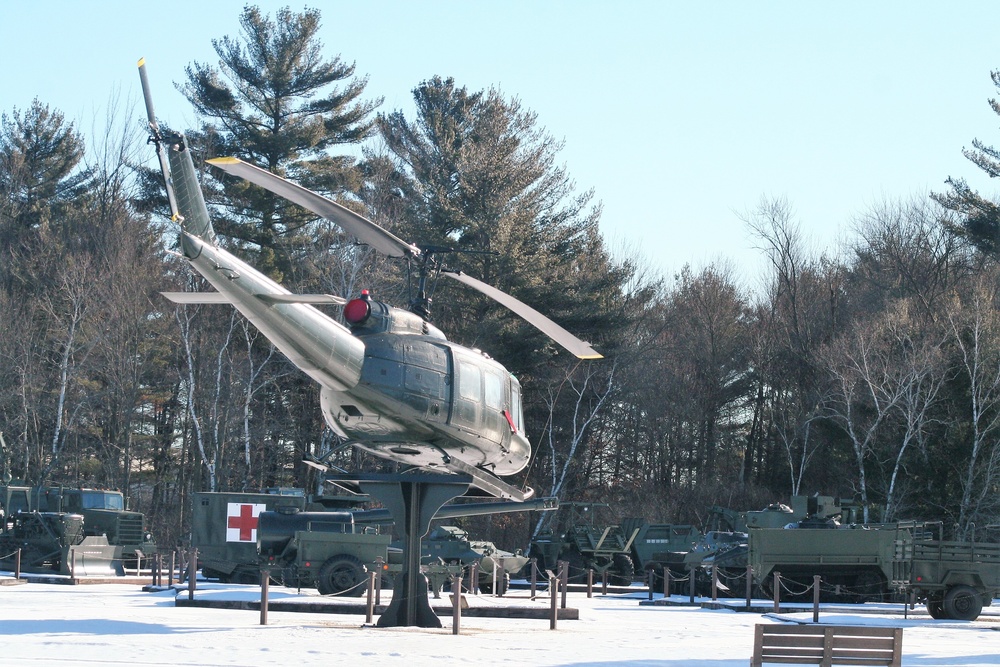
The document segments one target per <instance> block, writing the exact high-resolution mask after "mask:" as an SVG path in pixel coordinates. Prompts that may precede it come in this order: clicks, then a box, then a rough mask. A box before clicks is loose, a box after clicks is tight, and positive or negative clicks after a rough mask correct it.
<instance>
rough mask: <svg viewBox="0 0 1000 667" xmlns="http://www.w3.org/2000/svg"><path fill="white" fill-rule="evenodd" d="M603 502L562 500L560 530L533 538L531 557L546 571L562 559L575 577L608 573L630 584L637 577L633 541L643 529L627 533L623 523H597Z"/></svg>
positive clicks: (612, 578) (614, 581) (618, 583)
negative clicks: (633, 557)
mask: <svg viewBox="0 0 1000 667" xmlns="http://www.w3.org/2000/svg"><path fill="white" fill-rule="evenodd" d="M601 507H607V505H606V504H603V503H582V502H567V503H560V506H559V509H560V510H561V511H560V515H561V516H558V517H556V519H557V526H558V528H557V529H556V530H552V529H545V530H543V531H541V532H540V533H539V534H538V535H537V536H535V538H534V539H533V540H532V541H531V544H530V545H529V546H528V556H529V557H530V558H535V559H536V560H537V566H538V567H539V568H541V569H542V570H551V571H555V569H556V567H557V563H558V562H559V561H565V562H567V563H568V564H569V576H570V578H571V579H579V578H581V577H582V576H583V575H584V573H585V572H586V571H587V570H593V571H594V572H595V573H596V574H597V575H598V576H601V577H603V576H604V575H605V574H607V576H608V580H609V582H610V583H612V584H613V585H616V586H629V585H631V583H632V579H633V577H634V576H635V564H634V563H633V561H632V542H633V541H634V540H635V537H636V535H637V534H638V532H639V529H638V528H632V530H631V531H629V532H628V533H627V534H626V532H625V531H624V530H623V528H622V526H620V525H614V524H612V525H600V526H599V525H597V524H596V521H595V518H594V514H595V512H594V510H595V509H598V508H601Z"/></svg>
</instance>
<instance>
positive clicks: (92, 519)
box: [0, 486, 156, 568]
mask: <svg viewBox="0 0 1000 667" xmlns="http://www.w3.org/2000/svg"><path fill="white" fill-rule="evenodd" d="M30 511H36V512H44V513H61V514H76V515H79V516H81V517H83V536H84V537H101V536H103V537H105V538H107V541H108V543H109V544H110V545H112V546H118V547H121V549H120V556H119V557H120V558H121V559H122V560H123V561H124V562H125V566H126V567H127V568H129V567H137V566H138V564H139V561H140V560H141V559H142V557H143V556H144V555H150V554H152V553H154V552H155V551H156V542H155V541H154V540H153V536H152V534H151V533H150V532H149V530H148V529H147V527H146V517H145V516H144V515H143V514H142V513H141V512H133V511H130V510H127V509H125V497H124V496H123V495H122V493H121V492H120V491H110V490H107V489H87V488H75V487H65V486H34V487H31V486H0V514H3V515H5V516H6V517H7V519H8V520H12V519H13V517H14V516H15V515H16V514H17V513H18V512H30Z"/></svg>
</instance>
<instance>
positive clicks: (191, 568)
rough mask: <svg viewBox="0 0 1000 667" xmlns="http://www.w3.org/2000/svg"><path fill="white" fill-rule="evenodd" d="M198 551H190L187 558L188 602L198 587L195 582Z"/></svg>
mask: <svg viewBox="0 0 1000 667" xmlns="http://www.w3.org/2000/svg"><path fill="white" fill-rule="evenodd" d="M197 573H198V549H196V548H195V549H191V554H190V556H189V558H188V575H187V576H188V600H193V599H194V590H195V588H197V587H198V584H196V583H195V582H196V581H197V579H198V574H197Z"/></svg>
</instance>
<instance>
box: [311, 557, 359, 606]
mask: <svg viewBox="0 0 1000 667" xmlns="http://www.w3.org/2000/svg"><path fill="white" fill-rule="evenodd" d="M365 573H366V570H365V566H364V565H362V564H361V561H359V560H358V559H357V558H355V557H354V556H347V555H340V556H333V557H332V558H330V559H329V560H327V561H326V562H325V563H323V566H322V567H321V568H319V574H318V575H316V590H318V591H319V592H320V594H321V595H351V596H354V597H359V596H361V595H363V594H364V593H365V590H366V587H365V581H366V580H367V577H365Z"/></svg>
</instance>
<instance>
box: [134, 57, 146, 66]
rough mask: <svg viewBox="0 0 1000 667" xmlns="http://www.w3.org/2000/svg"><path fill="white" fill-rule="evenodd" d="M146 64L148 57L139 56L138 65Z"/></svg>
mask: <svg viewBox="0 0 1000 667" xmlns="http://www.w3.org/2000/svg"><path fill="white" fill-rule="evenodd" d="M145 64H146V59H145V58H139V64H138V65H136V67H142V66H143V65H145Z"/></svg>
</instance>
